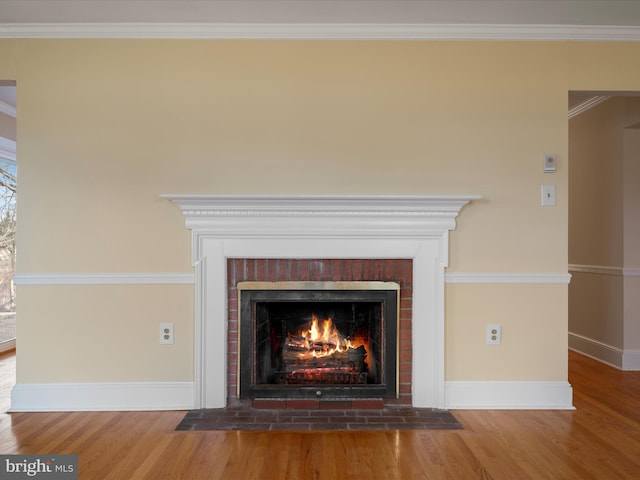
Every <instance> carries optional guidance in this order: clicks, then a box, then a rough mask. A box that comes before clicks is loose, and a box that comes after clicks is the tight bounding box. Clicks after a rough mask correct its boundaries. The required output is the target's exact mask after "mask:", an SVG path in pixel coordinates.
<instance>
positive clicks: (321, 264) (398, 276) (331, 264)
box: [227, 258, 413, 408]
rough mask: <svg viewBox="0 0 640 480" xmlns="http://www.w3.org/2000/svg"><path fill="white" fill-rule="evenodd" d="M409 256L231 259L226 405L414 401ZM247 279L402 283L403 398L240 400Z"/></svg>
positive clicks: (310, 405) (400, 349)
mask: <svg viewBox="0 0 640 480" xmlns="http://www.w3.org/2000/svg"><path fill="white" fill-rule="evenodd" d="M412 263H413V262H412V260H410V259H361V258H356V259H274V258H271V259H267V258H262V259H255V258H234V259H231V258H230V259H228V260H227V281H228V283H227V306H228V331H227V333H228V337H227V359H228V360H227V405H229V406H237V405H255V406H257V407H261V408H267V407H273V408H287V407H290V406H292V405H295V406H297V407H301V406H304V407H305V408H315V407H322V406H323V405H321V404H325V405H331V406H334V407H335V406H336V405H338V403H339V404H340V405H341V406H342V407H344V408H351V407H354V408H359V407H365V406H366V407H373V406H380V407H381V406H383V405H411V404H412V402H411V376H412V375H411V368H412V363H411V353H412V343H411V338H412V335H411V319H412V284H413V281H412V279H413V265H412ZM244 281H261V282H281V281H300V282H306V281H311V282H324V281H333V282H337V281H344V282H352V281H356V282H357V281H384V282H396V283H398V284H399V285H400V298H399V305H400V318H399V319H398V320H399V321H398V324H399V325H398V327H399V328H398V374H399V391H398V398H394V399H391V398H385V399H384V400H382V399H368V400H363V399H359V400H353V401H346V400H344V399H342V400H340V401H337V400H332V401H324V400H323V401H320V400H314V399H307V400H289V401H288V402H286V401H284V400H283V401H275V400H266V399H265V400H256V401H255V402H252V401H251V400H240V399H238V395H237V385H238V376H237V372H238V358H239V355H238V291H237V289H236V285H237V284H238V282H244Z"/></svg>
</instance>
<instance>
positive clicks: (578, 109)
mask: <svg viewBox="0 0 640 480" xmlns="http://www.w3.org/2000/svg"><path fill="white" fill-rule="evenodd" d="M609 98H611V97H609V96H595V97H591V98H588V99H586V100H585V101H584V102H580V103H579V104H578V105H576V106H575V107H573V108H571V109H569V118H570V119H571V118H573V117H575V116H578V115H580V114H581V113H584V112H586V111H587V110H589V109H591V108H593V107H595V106H596V105H599V104H601V103H602V102H604V101H605V100H608V99H609Z"/></svg>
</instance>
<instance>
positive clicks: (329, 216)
mask: <svg viewBox="0 0 640 480" xmlns="http://www.w3.org/2000/svg"><path fill="white" fill-rule="evenodd" d="M163 197H164V198H167V199H170V200H171V201H172V202H174V203H175V204H177V205H178V206H179V207H180V209H181V210H182V213H183V215H184V217H185V226H186V228H187V229H189V230H191V231H192V260H193V265H194V266H195V269H196V275H195V279H196V284H195V322H194V337H195V345H194V350H195V351H194V359H195V362H194V363H195V364H194V379H195V401H194V408H220V407H225V406H227V405H229V404H230V403H231V401H232V400H233V398H234V397H235V396H236V395H237V384H236V383H234V382H235V381H236V380H235V379H234V376H235V375H237V360H238V359H237V345H235V346H234V344H233V341H232V338H234V337H233V335H232V334H233V333H234V328H235V329H237V328H238V326H237V320H236V324H235V326H234V320H233V314H234V308H235V309H237V292H233V293H235V294H236V296H235V297H234V295H233V294H232V292H231V291H232V290H233V289H234V288H235V285H236V283H235V282H233V280H237V281H240V280H242V281H247V280H255V279H251V278H243V279H238V278H234V277H233V275H234V274H233V273H231V274H230V273H229V271H228V267H229V264H230V263H232V264H234V265H235V264H236V263H238V262H245V263H247V259H256V258H258V259H259V258H262V259H267V260H269V259H286V258H293V259H298V260H299V261H300V262H306V261H308V262H310V263H313V260H312V259H319V258H320V259H322V258H324V259H336V260H344V262H347V263H348V262H350V261H352V260H353V261H354V262H353V263H354V264H355V260H357V261H358V262H360V261H362V263H363V264H365V263H367V262H366V260H367V259H388V258H394V259H403V260H406V261H407V262H409V263H410V265H411V275H412V277H411V278H412V285H411V287H410V288H409V289H408V290H409V291H410V292H411V294H412V295H413V296H412V297H411V296H410V297H409V298H411V299H412V300H409V302H410V303H411V309H412V311H411V320H410V321H408V322H406V321H403V320H401V322H400V323H401V327H400V331H401V332H402V331H403V327H402V323H403V322H404V323H407V324H408V325H407V327H406V328H407V333H406V334H405V335H408V338H410V340H407V341H406V342H408V343H409V345H410V347H411V354H410V355H407V354H406V353H403V352H402V351H400V354H399V363H400V375H399V377H400V386H401V388H400V397H401V398H400V399H401V400H402V383H403V380H404V381H406V382H408V383H409V384H410V389H411V393H410V397H409V398H410V400H409V401H410V403H411V405H413V406H414V407H433V408H444V406H445V392H444V358H445V355H444V348H445V343H444V319H445V314H444V277H445V268H446V266H447V263H448V258H449V245H448V240H449V231H451V230H454V229H455V227H456V217H457V216H458V214H459V212H460V210H461V209H462V208H463V207H464V205H466V204H467V203H469V202H470V201H472V200H476V199H479V198H480V197H478V196H475V195H467V196H366V195H365V196H362V195H353V196H349V195H315V196H314V195H285V196H283V195H163ZM249 263H251V262H249ZM274 263H275V262H274ZM269 268H271V267H269ZM275 269H276V278H275V280H276V281H277V280H279V274H281V273H282V271H283V269H282V268H280V269H279V270H278V264H277V263H275ZM248 270H249V268H248V264H247V268H246V269H245V273H246V272H248ZM284 270H286V269H284ZM343 270H344V265H343ZM278 272H279V273H278ZM296 280H298V281H305V280H306V279H305V278H299V279H296ZM323 280H324V279H321V281H323ZM329 280H332V279H331V278H330V279H329ZM346 280H349V279H346ZM350 280H351V281H352V280H353V279H350ZM381 280H384V281H386V280H389V279H386V278H383V279H381ZM413 292H415V294H414V293H413ZM401 296H402V292H401ZM403 302H405V300H403V299H402V298H401V300H400V304H401V311H402V304H403ZM234 303H236V305H234ZM236 333H237V330H236ZM235 338H236V342H237V336H236V337H235ZM234 348H236V349H235V350H234ZM234 352H235V353H234ZM403 355H404V357H403ZM403 364H409V365H410V368H409V371H408V373H407V372H406V371H405V372H404V373H403V370H402V365H403ZM391 400H392V399H391Z"/></svg>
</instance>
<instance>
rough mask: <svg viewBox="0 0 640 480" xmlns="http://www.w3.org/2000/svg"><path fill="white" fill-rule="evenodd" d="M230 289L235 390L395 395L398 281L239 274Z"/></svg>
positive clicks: (248, 394) (275, 394) (245, 394)
mask: <svg viewBox="0 0 640 480" xmlns="http://www.w3.org/2000/svg"><path fill="white" fill-rule="evenodd" d="M237 289H238V295H239V296H238V298H239V300H238V302H239V305H240V319H239V323H240V328H239V345H240V348H239V350H240V355H239V363H238V377H239V392H238V393H239V398H241V399H247V398H251V399H254V398H323V399H325V398H330V399H336V398H396V397H397V393H398V382H397V380H398V371H397V368H398V348H397V345H398V338H399V337H398V321H399V296H400V295H399V293H400V285H399V284H398V283H393V282H375V281H362V282H273V283H270V282H241V283H239V284H238V287H237ZM406 340H410V339H406Z"/></svg>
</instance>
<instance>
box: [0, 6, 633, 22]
mask: <svg viewBox="0 0 640 480" xmlns="http://www.w3.org/2000/svg"><path fill="white" fill-rule="evenodd" d="M129 22H136V23H148V22H152V23H199V22H207V23H209V22H211V23H358V24H360V23H362V24H368V23H393V24H407V23H408V24H513V25H516V24H522V25H543V24H546V25H608V26H613V25H617V26H639V25H640V2H639V1H637V0H28V1H26V0H2V2H1V8H0V24H16V23H38V24H42V23H55V24H57V23H129Z"/></svg>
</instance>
